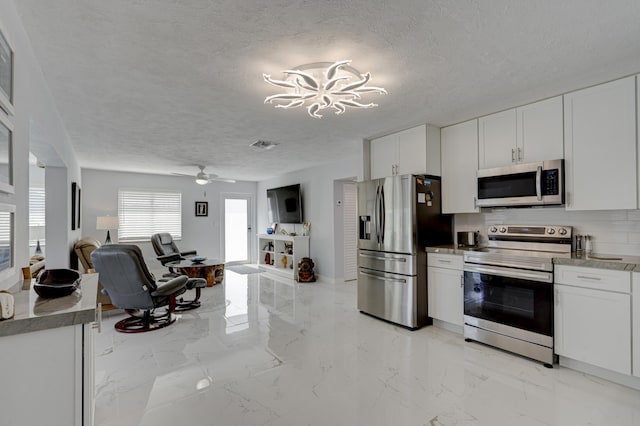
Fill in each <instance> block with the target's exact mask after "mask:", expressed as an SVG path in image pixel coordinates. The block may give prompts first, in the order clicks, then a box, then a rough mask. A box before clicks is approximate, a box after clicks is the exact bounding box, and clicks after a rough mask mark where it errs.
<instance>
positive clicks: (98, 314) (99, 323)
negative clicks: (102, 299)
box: [92, 303, 102, 333]
mask: <svg viewBox="0 0 640 426" xmlns="http://www.w3.org/2000/svg"><path fill="white" fill-rule="evenodd" d="M92 328H97V329H98V333H102V303H98V306H96V322H94V323H93V325H92Z"/></svg>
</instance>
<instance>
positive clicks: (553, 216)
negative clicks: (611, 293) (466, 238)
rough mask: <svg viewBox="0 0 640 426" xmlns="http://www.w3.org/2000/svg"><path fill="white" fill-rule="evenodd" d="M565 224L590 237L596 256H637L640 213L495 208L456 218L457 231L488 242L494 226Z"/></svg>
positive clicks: (627, 211) (553, 208)
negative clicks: (488, 231) (478, 232)
mask: <svg viewBox="0 0 640 426" xmlns="http://www.w3.org/2000/svg"><path fill="white" fill-rule="evenodd" d="M500 223H504V224H509V225H567V226H573V232H574V234H581V235H584V234H589V235H592V236H593V240H592V241H593V249H594V252H596V253H602V254H617V255H625V254H626V255H630V256H640V210H617V211H614V210H609V211H583V212H575V211H570V212H567V211H565V210H564V208H562V207H545V208H525V209H495V210H494V211H489V212H486V213H471V214H459V215H456V216H455V228H456V231H476V230H478V231H480V233H481V239H482V240H481V242H486V241H487V229H488V228H489V226H490V225H493V224H500Z"/></svg>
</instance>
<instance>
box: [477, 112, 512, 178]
mask: <svg viewBox="0 0 640 426" xmlns="http://www.w3.org/2000/svg"><path fill="white" fill-rule="evenodd" d="M478 128H479V141H478V154H479V157H478V165H479V168H481V169H490V168H492V167H500V166H507V165H509V164H513V163H515V161H516V110H515V109H510V110H508V111H502V112H499V113H497V114H491V115H488V116H486V117H481V118H479V119H478Z"/></svg>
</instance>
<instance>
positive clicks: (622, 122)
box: [564, 77, 638, 210]
mask: <svg viewBox="0 0 640 426" xmlns="http://www.w3.org/2000/svg"><path fill="white" fill-rule="evenodd" d="M564 117H565V125H564V132H565V189H566V209H567V210H629V209H636V208H637V206H638V204H637V198H638V185H637V180H636V166H637V157H636V155H637V154H636V87H635V77H627V78H623V79H620V80H616V81H613V82H610V83H606V84H601V85H599V86H594V87H590V88H588V89H584V90H578V91H576V92H572V93H569V94H566V95H564Z"/></svg>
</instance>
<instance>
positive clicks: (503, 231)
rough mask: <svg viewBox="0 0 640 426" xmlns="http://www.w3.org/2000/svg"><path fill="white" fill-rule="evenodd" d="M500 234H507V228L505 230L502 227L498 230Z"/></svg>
mask: <svg viewBox="0 0 640 426" xmlns="http://www.w3.org/2000/svg"><path fill="white" fill-rule="evenodd" d="M500 232H502V233H503V234H504V233H505V232H507V228H505V227H504V226H503V227H502V228H500Z"/></svg>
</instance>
